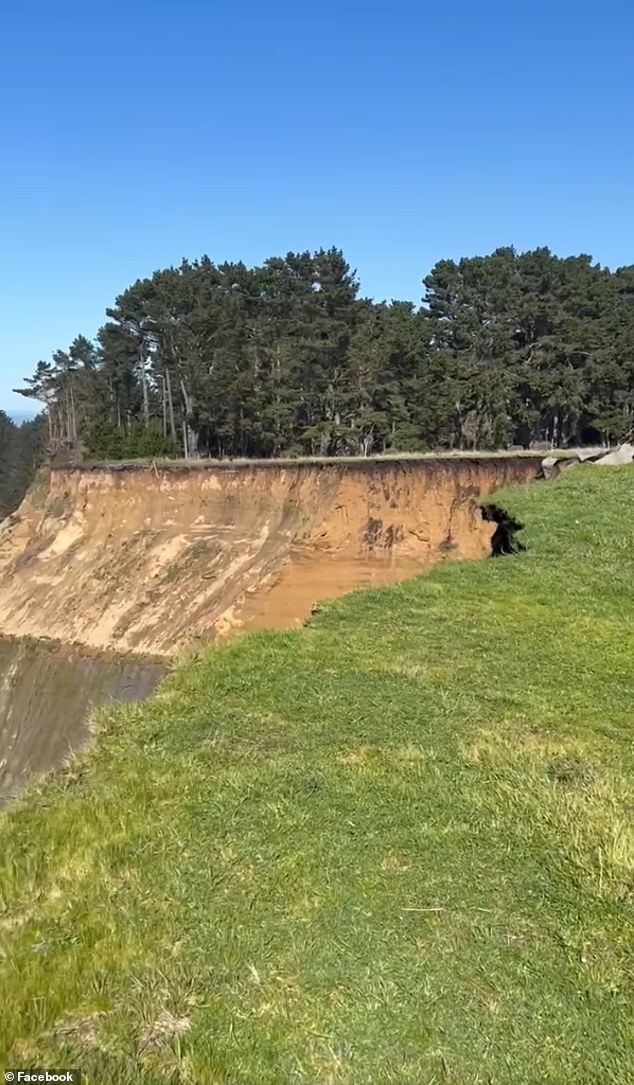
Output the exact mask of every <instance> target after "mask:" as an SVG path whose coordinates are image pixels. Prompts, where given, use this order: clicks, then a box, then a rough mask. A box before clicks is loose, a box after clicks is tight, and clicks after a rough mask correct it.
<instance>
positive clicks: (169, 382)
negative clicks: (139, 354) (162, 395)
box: [165, 366, 176, 444]
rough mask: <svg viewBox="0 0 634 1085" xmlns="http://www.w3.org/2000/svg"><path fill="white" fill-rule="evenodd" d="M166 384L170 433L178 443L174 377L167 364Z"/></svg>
mask: <svg viewBox="0 0 634 1085" xmlns="http://www.w3.org/2000/svg"><path fill="white" fill-rule="evenodd" d="M165 384H166V385H167V407H168V410H169V419H170V435H171V438H172V440H173V442H174V444H176V425H175V422H174V400H173V398H172V379H171V377H170V371H169V369H168V368H167V366H166V367H165Z"/></svg>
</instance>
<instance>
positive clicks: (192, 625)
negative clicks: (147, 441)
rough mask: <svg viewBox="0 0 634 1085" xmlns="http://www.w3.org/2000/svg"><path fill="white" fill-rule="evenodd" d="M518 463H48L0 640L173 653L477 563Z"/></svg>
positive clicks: (4, 568) (4, 593)
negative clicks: (40, 639) (490, 519)
mask: <svg viewBox="0 0 634 1085" xmlns="http://www.w3.org/2000/svg"><path fill="white" fill-rule="evenodd" d="M538 463H539V458H535V459H531V458H530V457H527V456H518V457H506V458H501V457H500V458H493V457H492V458H489V459H488V458H486V457H478V458H476V457H469V458H464V459H459V458H452V459H449V458H447V459H442V458H439V459H426V460H398V461H397V460H385V459H384V460H378V461H370V460H366V461H363V462H360V463H354V464H351V463H345V464H342V463H337V462H336V461H334V462H326V463H295V464H293V463H288V462H285V463H283V464H280V463H275V462H266V463H264V462H263V463H257V464H253V463H252V464H241V465H231V464H228V465H213V466H209V467H205V468H200V467H197V468H187V467H171V468H170V467H161V468H160V469H159V468H157V467H142V466H136V467H135V466H126V467H125V468H123V469H119V470H112V469H106V468H103V469H102V468H98V469H89V468H75V469H56V470H54V471H52V472H51V476H50V487H49V490H48V493H47V494H46V495H42V494H39V495H38V492H37V490H36V489H35V490H34V491H33V492H32V493H30V494H29V495H28V496H27V498H26V499H25V501H24V502H23V504H22V506H21V508H20V510H19V512H18V518H17V522H16V523H11V522H10V521H7V522H5V525H3V530H2V531H1V533H0V631H1V632H2V633H4V634H11V635H15V636H25V635H26V636H48V637H53V638H55V639H58V640H62V641H75V642H78V643H81V644H84V645H89V646H91V647H94V648H115V649H118V650H123V651H126V650H135V651H137V652H151V653H155V654H162V655H171V654H173V653H174V652H177V651H178V650H180V649H182V648H184V647H186V646H187V645H188V644H189V643H191V641H192V639H194V641H195V640H197V639H199V638H202V639H203V640H211V639H213V638H214V637H217V636H223V635H226V634H227V633H230V632H231V631H233V630H238V629H252V628H261V627H263V626H288V625H292V624H294V623H295V622H300V621H302V620H303V619H304V618H306V616H307V615H308V614H309V613H310V610H311V607H312V604H313V603H314V602H316V601H318V600H320V599H324V598H329V597H334V596H336V595H341V594H343V593H344V592H347V591H350V590H353V589H355V588H360V587H366V586H375V585H376V586H378V585H383V584H388V583H392V582H394V581H397V580H401V579H403V578H404V577H407V576H412V575H415V574H416V573H419V572H421V571H422V570H424V569H426V568H429V567H430V566H431V565H433V564H435V563H437V562H439V561H443V560H450V559H455V558H478V557H483V556H484V555H485V554H486V553H487V552H488V549H489V542H490V538H491V534H492V530H493V527H494V525H491V524H487V523H484V522H483V521H482V519H481V518H480V516H479V514H478V511H477V500H478V498H480V497H483V496H485V495H486V494H488V493H490V492H491V491H492V490H493V489H495V488H498V487H501V486H505V485H509V484H511V483H517V482H528V481H529V480H531V479H533V478H534V477H535V475H536V472H537V467H538Z"/></svg>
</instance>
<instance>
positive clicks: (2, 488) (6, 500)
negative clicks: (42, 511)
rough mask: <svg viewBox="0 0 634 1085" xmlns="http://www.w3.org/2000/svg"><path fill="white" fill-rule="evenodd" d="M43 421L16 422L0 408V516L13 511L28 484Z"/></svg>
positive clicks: (41, 438) (41, 441) (37, 459)
mask: <svg viewBox="0 0 634 1085" xmlns="http://www.w3.org/2000/svg"><path fill="white" fill-rule="evenodd" d="M44 429H45V422H44V420H43V419H41V418H35V419H33V421H31V422H23V423H22V424H21V425H20V426H16V424H15V422H13V421H12V420H11V419H10V418H9V417H8V415H6V414H5V413H4V411H0V520H2V519H4V517H5V516H8V515H9V513H11V512H14V511H15V509H17V507H18V505H19V504H20V502H21V501H22V498H23V497H24V495H25V493H26V491H27V490H28V488H29V486H30V485H31V483H32V481H33V478H34V477H35V472H36V469H37V466H38V464H39V462H40V460H41V457H42V455H43V448H44Z"/></svg>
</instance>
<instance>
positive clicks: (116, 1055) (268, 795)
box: [0, 467, 634, 1085]
mask: <svg viewBox="0 0 634 1085" xmlns="http://www.w3.org/2000/svg"><path fill="white" fill-rule="evenodd" d="M496 500H501V501H502V500H503V502H505V503H506V504H507V505H508V506H509V507H510V508H511V509H512V511H513V512H514V513H515V514H516V515H518V516H519V517H520V518H521V519H523V520H525V521H526V523H527V525H528V527H527V530H526V532H525V536H526V542H527V544H528V546H529V549H528V552H527V553H526V554H523V555H521V556H520V557H518V558H505V559H502V560H499V561H488V562H482V563H476V564H459V563H453V564H452V563H450V564H447V565H445V566H443V567H442V568H439V569H437V570H436V571H434V572H432V573H431V574H430V575H427V576H424V577H421V578H418V579H417V580H415V581H410V582H408V583H406V584H402V585H400V586H398V587H395V588H391V589H387V590H381V591H374V592H368V593H359V594H356V595H353V596H350V597H348V598H347V599H343V600H339V601H337V602H336V603H332V604H329V605H328V606H326V607H325V608H324V609H323V610H322V611H321V612H320V613H319V615H318V616H317V617H316V618H315V619H313V621H312V623H311V624H310V625H309V626H308V627H307V628H304V629H302V630H300V631H297V632H292V633H275V634H273V633H271V634H269V633H263V634H257V635H253V636H249V637H246V638H244V639H241V640H237V641H235V642H233V643H231V644H229V645H228V646H226V647H224V648H222V649H217V650H215V651H211V652H209V653H206V654H202V655H201V656H200V657H198V658H192V659H190V660H189V661H188V662H186V663H184V664H183V665H181V666H180V667H179V668H178V669H177V670H176V671H175V672H174V673H173V674H172V675H171V676H170V677H169V678H168V679H167V681H166V682H165V684H164V685H163V687H162V688H161V691H160V693H159V695H158V696H157V697H156V698H155V699H154V700H153V701H151V702H149V703H147V704H145V705H143V706H137V707H134V708H127V709H114V710H113V709H111V710H109V712H108V713H107V714H106V715H105V716H104V717H103V721H102V722H103V730H102V733H101V737H100V740H99V742H98V744H97V746H96V747H95V748H94V749H93V750H92V751H90V752H87V753H85V754H84V755H82V757H81V758H80V759H79V760H78V762H77V763H76V765H75V766H74V768H73V770H72V771H70V772H68V774H67V775H65V776H60V777H57V778H56V779H55V780H53V781H51V782H49V783H47V784H45V785H44V786H42V787H40V788H35V787H34V788H33V789H32V790H31V793H30V794H29V795H28V796H26V797H25V798H24V799H23V800H22V801H21V802H20V803H19V804H18V805H17V806H16V807H15V808H14V809H13V810H12V811H11V812H10V813H9V814H8V815H5V816H4V817H3V818H2V819H0V967H1V970H2V972H1V981H0V992H1V993H0V1001H1V1003H2V1004H1V1005H0V1066H2V1065H4V1066H11V1065H16V1064H17V1065H23V1066H25V1065H26V1066H28V1065H34V1064H35V1065H41V1066H45V1065H49V1066H74V1065H78V1066H81V1067H82V1068H83V1070H84V1073H85V1075H86V1080H87V1081H88V1082H89V1083H100V1085H101V1083H104V1085H117V1083H122V1085H123V1083H125V1085H128V1083H129V1085H132V1083H136V1082H139V1083H142V1085H150V1083H152V1085H155V1083H156V1085H158V1083H166V1082H183V1083H196V1085H291V1083H310V1085H313V1083H314V1085H327V1083H328V1085H330V1083H333V1085H339V1083H345V1085H390V1083H394V1085H396V1083H398V1085H432V1083H433V1085H441V1083H442V1085H476V1083H477V1085H510V1083H513V1085H532V1083H535V1085H537V1083H548V1085H559V1083H566V1085H586V1083H587V1085H590V1083H597V1085H626V1083H627V1085H631V1082H632V1081H634V1011H633V1008H632V1007H633V998H634V956H633V952H632V951H633V949H634V938H633V934H634V822H633V817H632V813H633V810H634V794H633V790H632V770H633V767H634V765H633V762H634V747H633V742H632V739H633V733H634V732H633V727H632V722H633V707H632V675H633V674H634V644H633V640H632V635H631V630H632V621H633V619H634V529H633V528H632V518H631V510H632V506H633V504H634V468H629V467H628V468H615V469H600V468H578V469H575V470H573V471H570V472H568V473H566V474H565V475H564V476H563V477H562V478H560V479H559V480H558V481H557V482H555V483H540V484H535V485H534V486H532V487H529V488H526V489H523V490H517V491H515V492H514V493H509V494H504V495H503V497H502V496H500V498H496Z"/></svg>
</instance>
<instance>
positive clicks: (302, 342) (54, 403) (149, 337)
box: [23, 248, 634, 457]
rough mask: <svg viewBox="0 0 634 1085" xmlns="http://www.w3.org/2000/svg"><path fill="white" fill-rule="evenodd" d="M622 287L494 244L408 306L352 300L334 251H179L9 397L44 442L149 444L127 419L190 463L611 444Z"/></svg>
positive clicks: (622, 391) (632, 277)
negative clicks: (175, 261)
mask: <svg viewBox="0 0 634 1085" xmlns="http://www.w3.org/2000/svg"><path fill="white" fill-rule="evenodd" d="M633 283H634V269H633V268H620V269H619V270H618V271H617V272H615V273H611V272H610V271H608V270H607V269H605V268H602V267H600V266H599V265H597V264H593V263H592V260H591V258H590V257H589V256H585V255H581V256H574V257H568V258H565V259H561V258H559V257H556V256H554V255H553V254H552V253H551V252H550V251H549V250H548V249H546V248H542V249H536V250H534V251H532V252H525V253H517V252H516V251H515V250H514V249H513V248H502V249H498V250H496V251H495V252H493V253H492V254H491V255H489V256H485V257H480V256H478V257H472V258H469V259H462V260H459V261H458V262H455V261H453V260H441V261H439V262H438V263H437V264H436V266H435V267H434V268H433V270H432V271H431V273H430V274H429V275H428V276H427V278H426V279H425V280H424V285H425V298H424V300H423V305H422V307H421V308H419V309H417V308H416V306H414V305H412V304H411V303H409V302H400V301H394V302H392V303H390V304H386V303H375V302H372V301H369V300H368V299H364V298H361V297H360V296H359V284H358V280H357V277H356V273H355V272H354V271H352V270H351V268H350V267H349V265H348V263H347V262H346V260H345V258H344V256H343V253H342V252H341V251H340V250H338V249H335V248H332V249H329V250H324V249H320V250H318V251H316V252H313V253H310V252H301V253H293V252H290V253H287V254H286V256H284V257H273V258H271V259H269V260H266V261H265V262H264V264H263V265H262V266H260V267H254V268H247V267H246V266H245V265H244V264H242V263H237V264H229V263H226V264H220V265H216V264H214V263H213V262H212V261H211V260H210V259H209V258H208V257H203V258H202V259H201V260H195V261H193V262H190V261H187V260H184V261H183V262H182V264H181V265H180V266H179V267H177V268H173V267H172V268H166V269H164V270H161V271H157V272H155V273H154V275H152V276H151V277H150V278H148V279H143V280H138V281H137V282H136V283H134V284H133V285H132V286H130V287H129V288H128V289H127V290H125V291H124V292H123V293H122V294H121V295H120V296H119V297H118V298H117V299H116V301H115V305H114V307H112V308H110V309H108V310H107V316H108V318H109V320H108V323H106V324H105V325H104V326H103V327H102V328H101V329H100V330H99V332H98V334H97V338H96V343H90V342H89V341H88V340H87V339H85V338H84V337H81V336H80V337H78V338H77V339H76V340H75V342H74V343H73V344H72V345H71V347H70V348H69V349H68V351H56V352H55V353H54V354H53V358H52V361H51V362H40V363H39V364H38V367H37V369H36V372H35V374H34V376H33V377H32V378H30V379H29V380H28V381H27V382H26V383H27V387H25V389H23V394H25V395H28V396H31V397H35V398H37V399H39V400H41V402H43V403H44V404H45V405H46V408H47V413H48V419H49V430H50V439H51V442H52V443H53V444H54V445H56V446H62V447H65V448H73V447H77V446H80V445H81V444H82V443H83V444H86V445H87V447H88V449H89V451H90V453H91V454H93V455H97V454H98V455H101V454H103V455H106V451H105V450H106V449H107V450H109V454H110V456H111V457H112V456H115V455H120V454H121V455H123V454H124V453H123V451H122V449H123V448H124V447H125V449H126V453H125V454H126V455H130V454H133V455H141V452H140V451H139V452H136V451H134V450H135V449H136V448H137V446H139V447H141V446H142V447H143V448H145V447H148V448H149V447H151V448H152V449H155V448H156V447H157V445H158V444H159V443H160V442H158V441H157V440H156V439H155V438H154V437H153V438H151V439H150V438H149V437H148V438H147V440H146V439H143V440H141V439H140V438H139V437H138V428H139V426H141V427H142V428H143V429H144V430H146V431H150V430H152V431H153V432H154V433H155V434H156V433H160V434H161V436H162V435H163V434H168V435H169V449H168V445H167V444H164V445H162V446H161V447H162V448H163V449H164V450H165V454H168V455H177V454H179V455H185V456H196V455H199V454H200V455H211V456H214V457H217V456H219V457H222V456H241V457H244V456H251V457H258V456H279V455H283V454H285V453H294V454H303V455H313V456H314V455H322V456H333V455H369V454H372V453H376V452H385V451H388V450H390V449H397V450H420V449H426V448H437V449H443V448H450V449H453V448H459V449H474V448H499V447H505V446H507V445H508V444H522V445H528V444H530V442H532V441H545V442H548V443H551V444H553V445H558V446H565V445H570V444H575V445H576V444H580V443H589V442H590V443H609V442H613V441H618V440H621V439H623V438H624V437H625V436H626V435H627V434H628V433H629V432H630V430H631V429H632V427H633V426H634V392H633V391H632V389H633V388H634V369H633V366H634V361H633V359H634V302H633V298H634V286H633V285H632V284H633ZM115 430H116V431H117V432H116V434H115V432H114V431H115ZM102 449H103V450H104V451H103V453H102V452H101V450H102ZM131 450H132V451H131ZM148 454H153V453H148Z"/></svg>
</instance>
